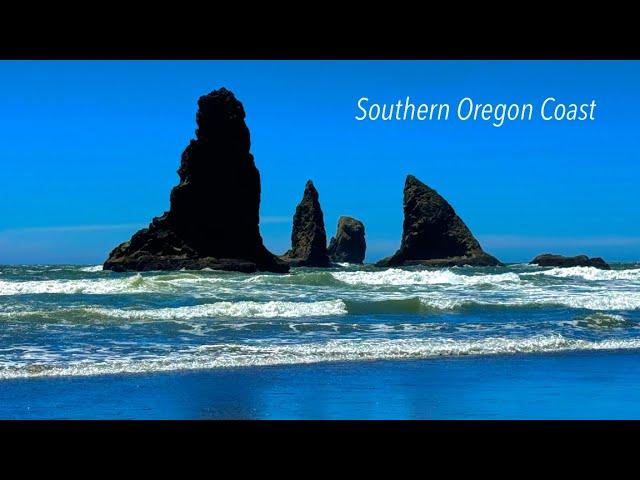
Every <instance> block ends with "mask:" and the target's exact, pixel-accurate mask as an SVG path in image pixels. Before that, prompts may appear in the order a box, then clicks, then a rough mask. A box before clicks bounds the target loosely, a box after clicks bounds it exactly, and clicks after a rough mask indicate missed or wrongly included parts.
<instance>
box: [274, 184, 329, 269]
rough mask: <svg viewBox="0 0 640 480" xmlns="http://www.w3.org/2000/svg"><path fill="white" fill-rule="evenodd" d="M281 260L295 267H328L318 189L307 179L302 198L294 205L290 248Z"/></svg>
mask: <svg viewBox="0 0 640 480" xmlns="http://www.w3.org/2000/svg"><path fill="white" fill-rule="evenodd" d="M281 258H282V260H284V261H286V262H287V263H289V265H291V266H296V267H328V266H329V256H328V255H327V234H326V232H325V228H324V216H323V214H322V209H321V208H320V201H319V199H318V191H317V190H316V187H315V186H314V185H313V182H312V181H311V180H309V181H307V184H306V186H305V188H304V194H303V196H302V200H301V201H300V203H299V204H298V206H297V207H296V213H295V214H294V216H293V229H292V232H291V250H289V251H288V252H287V253H285V254H284V255H283V256H282V257H281Z"/></svg>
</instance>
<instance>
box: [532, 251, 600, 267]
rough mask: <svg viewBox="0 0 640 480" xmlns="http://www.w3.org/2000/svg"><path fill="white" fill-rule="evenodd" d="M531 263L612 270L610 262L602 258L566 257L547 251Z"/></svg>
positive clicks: (544, 265)
mask: <svg viewBox="0 0 640 480" xmlns="http://www.w3.org/2000/svg"><path fill="white" fill-rule="evenodd" d="M529 263H530V264H535V265H539V266H541V267H565V268H566V267H595V268H599V269H601V270H611V267H610V266H609V264H607V262H605V261H604V260H603V259H602V258H600V257H594V258H589V257H587V256H586V255H578V256H576V257H564V256H562V255H554V254H551V253H545V254H542V255H538V256H537V257H536V258H534V259H533V260H531V262H529Z"/></svg>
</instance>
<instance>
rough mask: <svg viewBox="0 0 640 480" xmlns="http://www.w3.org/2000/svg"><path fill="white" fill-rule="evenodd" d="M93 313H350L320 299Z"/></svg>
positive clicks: (159, 316)
mask: <svg viewBox="0 0 640 480" xmlns="http://www.w3.org/2000/svg"><path fill="white" fill-rule="evenodd" d="M86 310H87V311H88V312H90V313H96V314H99V315H104V316H108V317H115V318H127V319H132V320H135V319H152V320H187V319H191V318H208V317H241V318H276V317H282V318H297V317H318V316H331V315H344V314H346V313H347V310H346V306H345V304H344V302H343V301H342V300H328V301H321V302H311V303H303V302H279V301H271V302H216V303H209V304H204V305H193V306H187V307H176V308H156V309H146V310H130V309H110V308H88V309H86Z"/></svg>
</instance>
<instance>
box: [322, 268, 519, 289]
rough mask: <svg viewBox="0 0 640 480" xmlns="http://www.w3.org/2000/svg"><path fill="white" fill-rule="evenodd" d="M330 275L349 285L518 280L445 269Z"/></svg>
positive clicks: (509, 275)
mask: <svg viewBox="0 0 640 480" xmlns="http://www.w3.org/2000/svg"><path fill="white" fill-rule="evenodd" d="M331 275H332V276H333V277H334V278H336V279H337V280H340V281H341V282H344V283H347V284H349V285H395V286H398V285H437V284H450V285H483V284H495V283H502V282H514V283H517V282H520V277H519V276H518V275H517V274H516V273H513V272H508V273H499V274H488V275H459V274H457V273H454V272H452V271H451V270H449V269H445V270H415V271H410V270H401V269H398V268H391V269H389V270H384V271H382V272H380V271H377V272H367V271H358V272H332V273H331Z"/></svg>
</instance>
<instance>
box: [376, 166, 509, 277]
mask: <svg viewBox="0 0 640 480" xmlns="http://www.w3.org/2000/svg"><path fill="white" fill-rule="evenodd" d="M499 264H500V262H499V261H498V260H497V259H496V258H495V257H492V256H491V255H489V254H487V253H485V252H484V251H483V250H482V247H480V243H479V242H478V240H476V238H475V237H474V236H473V234H472V233H471V231H470V230H469V228H468V227H467V226H466V225H465V224H464V222H463V221H462V220H461V219H460V217H458V215H457V214H456V212H455V211H454V210H453V208H452V207H451V205H449V203H448V202H447V201H446V200H445V199H444V198H442V197H441V196H440V195H439V194H438V192H436V191H435V190H433V189H431V188H429V187H428V186H426V185H425V184H424V183H422V182H421V181H420V180H418V179H417V178H415V177H414V176H413V175H408V176H407V180H406V182H405V185H404V224H403V231H402V243H401V244H400V250H398V251H397V252H396V253H395V254H394V255H393V256H391V257H388V258H385V259H383V260H380V261H379V262H378V263H377V264H376V266H379V267H391V266H401V265H428V266H454V265H474V266H492V265H499Z"/></svg>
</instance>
